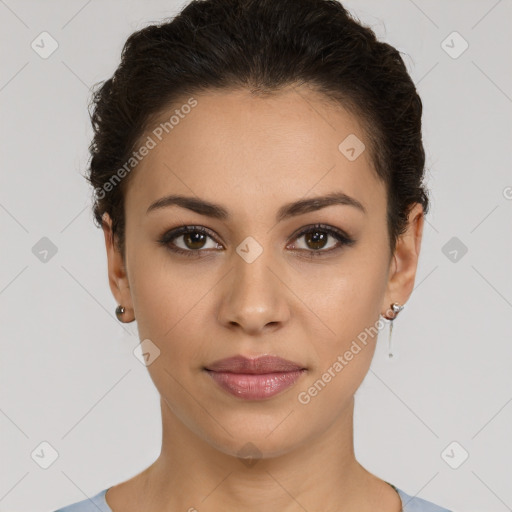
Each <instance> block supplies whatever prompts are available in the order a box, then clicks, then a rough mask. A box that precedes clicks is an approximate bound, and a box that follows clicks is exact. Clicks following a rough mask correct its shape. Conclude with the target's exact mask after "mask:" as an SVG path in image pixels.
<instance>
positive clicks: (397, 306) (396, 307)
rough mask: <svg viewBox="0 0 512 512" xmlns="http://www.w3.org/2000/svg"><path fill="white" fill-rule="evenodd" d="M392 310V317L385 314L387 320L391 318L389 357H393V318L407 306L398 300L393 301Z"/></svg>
mask: <svg viewBox="0 0 512 512" xmlns="http://www.w3.org/2000/svg"><path fill="white" fill-rule="evenodd" d="M390 307H391V310H392V311H393V316H392V317H391V318H389V317H387V316H385V317H384V318H386V319H387V320H389V337H388V357H390V358H391V357H393V352H392V350H391V334H392V333H393V320H394V319H395V318H396V317H397V315H398V313H400V311H402V309H404V307H405V306H402V305H401V304H398V303H397V302H393V304H391V306H390Z"/></svg>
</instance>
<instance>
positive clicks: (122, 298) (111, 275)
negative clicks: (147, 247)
mask: <svg viewBox="0 0 512 512" xmlns="http://www.w3.org/2000/svg"><path fill="white" fill-rule="evenodd" d="M102 228H103V234H104V236H105V247H106V249H107V261H108V282H109V285H110V290H111V291H112V294H113V295H114V297H115V299H116V301H117V303H118V304H120V305H121V306H123V307H124V308H125V313H124V315H123V322H131V321H132V320H134V319H135V313H134V310H133V303H132V296H131V292H130V283H129V281H128V275H127V274H126V267H125V264H124V261H123V256H122V254H121V253H120V252H119V250H118V249H117V247H116V244H115V243H114V235H113V233H112V219H111V218H110V216H109V214H108V213H104V214H103V218H102Z"/></svg>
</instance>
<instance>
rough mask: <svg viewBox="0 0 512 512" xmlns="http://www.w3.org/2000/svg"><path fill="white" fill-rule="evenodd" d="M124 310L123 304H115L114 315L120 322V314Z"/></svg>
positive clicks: (121, 314)
mask: <svg viewBox="0 0 512 512" xmlns="http://www.w3.org/2000/svg"><path fill="white" fill-rule="evenodd" d="M125 311H126V309H125V308H124V306H121V304H119V306H117V308H116V316H117V319H118V320H119V321H120V322H122V321H123V319H122V316H123V314H124V312H125Z"/></svg>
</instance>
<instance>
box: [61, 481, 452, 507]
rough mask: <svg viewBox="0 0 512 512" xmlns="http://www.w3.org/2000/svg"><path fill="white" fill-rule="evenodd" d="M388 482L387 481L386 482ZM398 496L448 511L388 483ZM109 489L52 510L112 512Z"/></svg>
mask: <svg viewBox="0 0 512 512" xmlns="http://www.w3.org/2000/svg"><path fill="white" fill-rule="evenodd" d="M386 483H389V482H386ZM389 485H391V487H393V489H395V491H396V492H397V493H398V495H399V496H400V499H401V500H402V511H403V512H450V510H448V509H447V508H443V507H440V506H439V505H436V504H435V503H432V502H431V501H427V500H424V499H422V498H415V497H413V496H410V495H409V494H407V493H405V492H404V491H402V490H401V489H398V488H397V487H395V486H394V485H393V484H389ZM109 489H110V487H108V488H107V489H103V491H101V492H99V493H98V494H96V495H95V496H93V497H92V498H89V499H85V500H82V501H77V502H76V503H72V504H71V505H68V506H66V507H64V508H59V510H55V511H54V512H112V509H111V508H110V507H109V506H108V504H107V501H106V499H105V494H106V493H107V491H108V490H109Z"/></svg>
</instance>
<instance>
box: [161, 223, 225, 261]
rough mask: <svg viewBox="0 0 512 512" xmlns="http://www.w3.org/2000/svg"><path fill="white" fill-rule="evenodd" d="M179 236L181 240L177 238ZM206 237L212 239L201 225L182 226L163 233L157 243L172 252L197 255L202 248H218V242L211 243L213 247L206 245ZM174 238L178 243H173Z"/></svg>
mask: <svg viewBox="0 0 512 512" xmlns="http://www.w3.org/2000/svg"><path fill="white" fill-rule="evenodd" d="M180 238H181V239H182V240H179V239H180ZM208 238H212V240H213V237H212V235H211V234H210V232H209V230H207V229H206V228H204V227H202V226H182V227H180V228H178V229H173V230H171V231H168V232H167V233H164V235H163V236H162V237H161V238H160V239H159V240H158V243H160V244H161V245H163V246H165V247H167V248H168V249H169V250H171V251H172V252H175V253H178V254H184V255H185V256H192V257H198V256H200V253H201V252H202V250H203V249H204V250H206V249H212V248H213V249H218V248H219V246H220V244H218V243H216V242H214V243H213V244H212V245H213V247H207V246H206V243H205V242H206V241H207V239H208ZM175 240H178V243H175V242H174V241H175ZM220 247H221V246H220Z"/></svg>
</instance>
